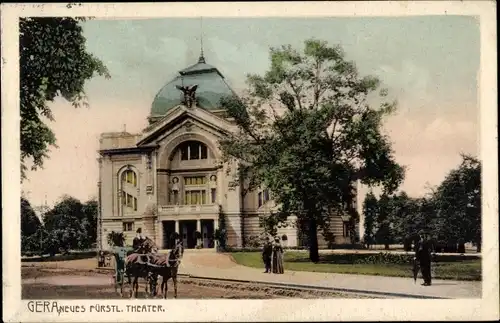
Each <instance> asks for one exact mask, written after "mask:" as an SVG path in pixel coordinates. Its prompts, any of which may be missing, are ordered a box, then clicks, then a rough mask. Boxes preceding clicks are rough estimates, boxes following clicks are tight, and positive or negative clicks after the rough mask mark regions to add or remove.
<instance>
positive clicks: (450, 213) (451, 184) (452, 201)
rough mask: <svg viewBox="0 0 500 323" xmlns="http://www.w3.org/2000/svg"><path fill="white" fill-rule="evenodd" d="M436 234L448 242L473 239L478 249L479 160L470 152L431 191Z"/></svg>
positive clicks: (479, 217)
mask: <svg viewBox="0 0 500 323" xmlns="http://www.w3.org/2000/svg"><path fill="white" fill-rule="evenodd" d="M434 199H435V204H436V207H437V214H436V216H435V218H434V221H433V225H434V228H435V230H436V231H437V232H436V233H437V235H438V236H439V237H440V238H441V239H445V240H447V241H448V242H449V243H452V244H456V242H458V241H459V239H464V240H465V241H466V242H473V243H475V244H476V245H477V248H478V251H480V250H481V163H480V161H479V160H478V159H476V158H475V157H473V156H470V155H462V162H461V163H460V165H459V166H458V167H457V168H456V169H453V170H452V171H450V173H449V174H448V175H447V176H446V177H445V179H444V181H443V182H442V183H441V184H440V185H439V186H438V188H437V189H436V191H435V193H434Z"/></svg>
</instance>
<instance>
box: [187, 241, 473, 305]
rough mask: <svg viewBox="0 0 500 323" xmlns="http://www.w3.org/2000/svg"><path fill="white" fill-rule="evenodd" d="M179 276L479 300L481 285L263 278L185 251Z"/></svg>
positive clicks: (225, 258) (324, 276)
mask: <svg viewBox="0 0 500 323" xmlns="http://www.w3.org/2000/svg"><path fill="white" fill-rule="evenodd" d="M179 273H181V274H188V275H192V276H198V277H207V278H221V279H223V278H225V279H238V280H248V281H259V282H271V283H285V284H294V285H307V286H320V287H332V288H337V289H339V290H344V291H360V292H365V293H366V292H372V293H374V294H385V295H387V296H389V297H391V296H393V297H420V298H421V297H431V298H481V282H477V281H476V282H466V281H463V282H462V281H452V280H433V285H432V286H430V287H424V286H421V285H420V283H421V280H417V284H415V283H414V281H413V279H411V278H399V277H383V276H368V275H348V274H332V273H315V272H304V271H296V272H293V271H285V274H283V275H275V274H265V273H263V270H259V269H257V268H250V267H246V266H241V265H238V264H236V263H235V262H234V261H233V260H232V259H231V257H230V256H229V255H224V254H218V253H215V252H213V253H196V252H192V253H190V250H186V252H185V254H184V258H183V261H182V263H181V268H180V270H179Z"/></svg>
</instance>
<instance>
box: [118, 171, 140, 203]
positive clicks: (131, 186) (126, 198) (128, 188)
mask: <svg viewBox="0 0 500 323" xmlns="http://www.w3.org/2000/svg"><path fill="white" fill-rule="evenodd" d="M135 187H137V173H136V172H134V171H133V170H131V169H127V170H126V171H124V172H123V173H122V176H121V193H122V196H121V199H122V205H123V207H127V208H129V209H130V210H133V211H137V196H136V195H137V190H136V189H135Z"/></svg>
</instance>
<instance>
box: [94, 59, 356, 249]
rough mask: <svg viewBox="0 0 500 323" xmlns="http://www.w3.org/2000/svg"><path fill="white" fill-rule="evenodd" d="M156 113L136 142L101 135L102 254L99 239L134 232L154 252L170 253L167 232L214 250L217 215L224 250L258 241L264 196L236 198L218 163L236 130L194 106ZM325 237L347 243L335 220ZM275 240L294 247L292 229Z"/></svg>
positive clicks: (121, 135) (236, 188)
mask: <svg viewBox="0 0 500 323" xmlns="http://www.w3.org/2000/svg"><path fill="white" fill-rule="evenodd" d="M205 66H209V65H207V64H205V65H204V66H203V68H206V67H205ZM211 68H212V69H214V68H213V67H211ZM201 74H203V71H200V75H201ZM218 75H221V74H220V73H219V74H218ZM201 90H203V89H199V91H201ZM179 93H180V92H179ZM200 95H203V92H201V94H200ZM211 95H212V96H213V93H211ZM155 100H156V99H155ZM165 102H167V101H165ZM169 102H170V101H169ZM158 111H162V110H160V109H159V108H158V107H156V108H155V113H156V114H155V115H154V116H153V115H152V116H150V118H149V120H150V125H149V126H148V127H147V128H146V129H144V130H143V132H142V133H141V134H129V133H126V132H114V133H103V134H101V137H100V150H99V154H100V158H99V201H100V219H99V228H98V245H99V246H101V247H102V248H104V249H107V248H108V247H109V246H108V244H107V239H106V237H107V235H108V234H109V233H110V232H111V231H115V232H124V233H125V235H126V238H127V242H126V243H127V244H131V243H132V239H133V238H134V237H135V234H136V233H135V232H136V230H137V229H138V228H139V227H140V228H142V231H143V234H145V235H146V236H148V237H150V238H153V239H154V240H155V241H156V243H157V244H158V245H159V246H161V248H165V249H167V248H171V246H172V243H173V242H172V239H171V235H172V233H173V232H177V233H178V234H180V235H181V238H182V239H183V241H184V245H185V246H186V247H187V248H194V247H195V246H196V245H199V247H202V248H214V247H215V243H214V241H213V235H214V232H215V230H216V229H217V225H218V218H219V213H220V212H223V213H224V214H225V216H226V224H227V225H226V226H227V228H226V229H227V233H228V242H227V244H228V245H230V246H235V247H242V246H244V245H245V244H246V243H245V242H246V240H248V239H250V238H251V237H252V236H256V235H259V234H261V233H262V232H263V228H261V227H260V225H259V217H261V216H263V215H265V214H266V213H268V212H269V210H270V209H271V208H272V207H274V205H273V204H272V201H270V200H269V192H267V191H261V190H257V191H254V192H249V193H247V194H246V195H245V196H242V194H241V190H240V185H239V184H238V183H234V182H233V181H234V178H233V176H232V174H231V170H232V171H234V169H235V165H226V164H222V163H221V162H220V159H221V152H220V150H219V148H218V141H219V139H221V138H223V137H224V136H225V135H227V133H229V132H231V131H234V130H235V129H236V126H235V124H234V123H233V122H232V121H231V120H229V119H226V118H224V117H223V114H222V113H221V111H220V110H217V109H213V108H212V109H207V108H205V107H203V106H201V105H194V106H192V107H190V108H189V107H187V106H185V105H184V104H182V103H180V104H175V105H174V106H172V107H170V108H169V109H168V111H164V115H163V116H158ZM229 166H231V167H229ZM229 168H230V169H229ZM228 171H229V174H228ZM293 221H294V219H293V218H290V223H293ZM332 229H333V233H334V235H335V237H336V242H337V243H345V242H349V241H350V238H349V237H347V236H346V232H345V230H344V223H343V221H342V219H341V218H340V217H338V216H335V217H333V219H332ZM195 232H199V233H200V234H201V238H199V237H198V238H199V239H197V237H196V235H195ZM278 233H279V234H280V235H283V234H286V235H287V237H288V241H287V242H286V243H285V244H286V245H288V246H297V245H298V244H300V241H299V238H298V234H297V229H296V228H295V227H294V226H293V225H290V226H288V227H285V228H280V229H279V230H278ZM319 237H320V245H323V246H325V245H326V242H325V241H324V239H323V237H322V236H321V234H320V235H319Z"/></svg>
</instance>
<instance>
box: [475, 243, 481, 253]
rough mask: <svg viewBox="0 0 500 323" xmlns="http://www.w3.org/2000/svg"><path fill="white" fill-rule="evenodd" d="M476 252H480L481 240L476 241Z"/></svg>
mask: <svg viewBox="0 0 500 323" xmlns="http://www.w3.org/2000/svg"><path fill="white" fill-rule="evenodd" d="M476 250H477V252H481V241H479V242H478V243H477V249H476Z"/></svg>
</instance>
